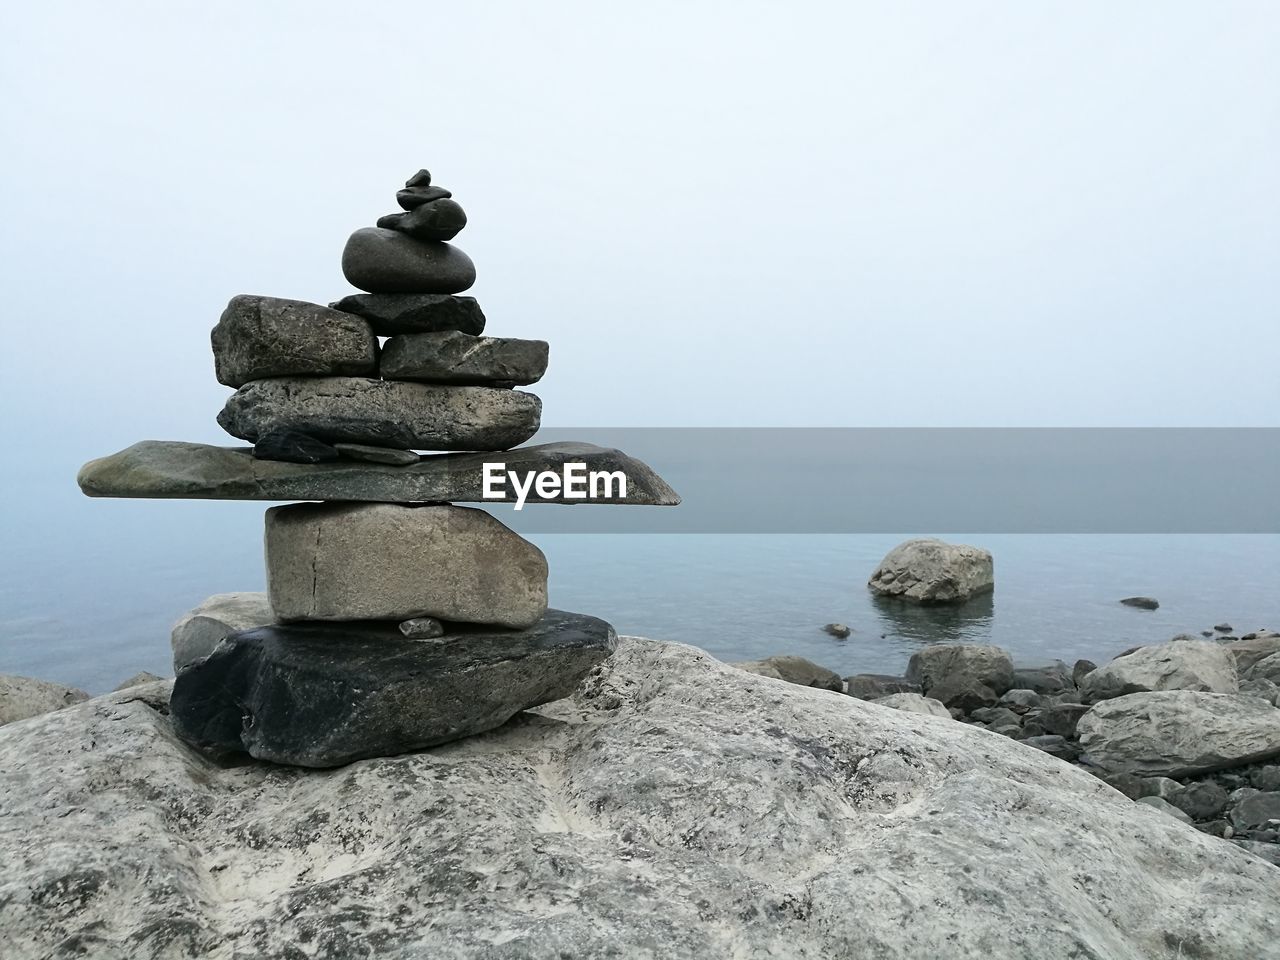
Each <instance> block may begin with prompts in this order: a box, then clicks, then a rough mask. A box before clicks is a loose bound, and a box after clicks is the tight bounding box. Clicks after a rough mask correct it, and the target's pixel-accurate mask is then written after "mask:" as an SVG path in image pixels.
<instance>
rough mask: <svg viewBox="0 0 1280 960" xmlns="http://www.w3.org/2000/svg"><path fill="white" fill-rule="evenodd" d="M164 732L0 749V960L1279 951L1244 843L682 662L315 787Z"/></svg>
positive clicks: (615, 661)
mask: <svg viewBox="0 0 1280 960" xmlns="http://www.w3.org/2000/svg"><path fill="white" fill-rule="evenodd" d="M393 629H394V628H393ZM415 646H416V647H418V648H419V649H421V648H423V647H428V648H429V647H432V646H433V645H431V644H416V645H415ZM142 689H143V690H144V691H145V690H148V689H150V688H142ZM164 710H165V701H164V699H163V698H160V697H155V698H152V699H150V700H148V699H146V695H145V694H138V693H132V694H122V695H118V696H115V697H104V698H100V699H98V700H95V701H93V702H91V703H88V704H84V705H81V706H77V707H73V708H71V709H70V710H66V711H62V712H59V713H56V714H51V715H49V716H46V717H41V718H38V719H34V720H31V721H29V722H27V723H23V724H19V725H14V726H10V727H7V728H4V729H3V730H0V768H3V769H4V771H5V775H4V777H3V778H0V815H2V816H3V817H4V822H5V825H6V829H5V830H4V831H0V862H3V863H4V865H5V869H4V876H3V878H0V897H3V898H4V904H5V906H4V939H5V952H6V956H8V957H12V958H13V960H27V958H29V957H46V956H50V955H56V954H57V953H58V952H59V951H60V950H62V949H63V946H62V945H66V944H72V943H74V944H77V945H78V946H77V949H79V950H81V952H82V953H84V954H87V955H91V956H93V957H94V958H95V960H150V958H159V957H197V956H220V955H225V956H227V957H230V956H243V957H254V958H260V960H286V958H295V957H297V956H299V954H298V950H299V945H300V944H305V945H307V946H306V950H307V953H308V955H309V956H311V957H314V958H317V960H338V958H344V960H345V958H370V957H375V956H376V957H403V958H406V960H408V958H410V957H439V958H445V957H448V958H453V960H462V958H469V960H482V958H487V960H496V958H505V960H523V958H543V957H558V956H570V957H575V958H588V957H590V958H595V957H607V956H616V957H619V958H623V957H626V958H630V957H646V958H651V960H659V958H660V960H693V958H706V957H728V956H734V957H738V958H740V960H764V958H767V957H797V958H798V957H810V958H819V957H864V956H865V957H871V956H874V957H877V958H880V960H920V958H925V957H930V958H932V957H938V958H943V957H945V958H970V957H982V958H984V960H1048V958H1059V957H1070V956H1073V955H1075V956H1077V957H1080V958H1086V957H1093V958H1107V960H1112V958H1117V960H1118V958H1129V957H1133V958H1137V957H1141V958H1143V960H1188V958H1189V957H1191V956H1193V955H1194V956H1199V957H1201V958H1213V960H1259V958H1261V957H1265V956H1268V955H1270V954H1271V953H1273V952H1274V946H1275V944H1276V943H1277V942H1280V915H1278V914H1277V911H1276V910H1275V909H1274V904H1275V903H1277V902H1280V870H1276V869H1275V867H1273V866H1272V865H1271V864H1269V863H1265V862H1263V861H1262V860H1260V859H1257V858H1255V857H1253V856H1251V855H1250V854H1248V853H1246V852H1245V851H1244V850H1241V849H1237V848H1236V847H1235V846H1233V845H1231V844H1228V843H1224V842H1223V841H1222V840H1219V839H1216V838H1213V837H1209V836H1205V835H1202V834H1199V833H1196V832H1195V831H1192V830H1188V829H1187V828H1186V827H1185V826H1184V825H1182V824H1180V823H1177V822H1175V821H1174V820H1173V819H1172V818H1169V817H1157V816H1154V815H1152V813H1151V812H1150V811H1145V810H1142V809H1139V808H1138V807H1136V806H1134V805H1133V804H1132V803H1130V802H1129V801H1128V800H1126V799H1125V798H1124V797H1122V796H1120V795H1119V794H1117V793H1116V792H1115V791H1113V790H1112V789H1110V788H1109V787H1107V786H1106V785H1105V784H1103V783H1102V782H1100V781H1098V780H1096V779H1095V778H1094V777H1092V776H1090V775H1088V774H1087V773H1085V772H1083V771H1080V770H1077V769H1074V768H1072V767H1071V766H1069V765H1067V764H1064V763H1062V762H1060V761H1058V760H1056V759H1054V758H1052V757H1048V756H1045V755H1043V754H1041V753H1038V752H1036V751H1034V750H1028V749H1026V748H1024V747H1023V746H1021V745H1019V744H1017V743H1015V742H1013V741H1011V740H1005V739H1002V738H999V737H993V736H990V735H989V734H987V733H985V732H983V731H980V730H975V729H972V728H970V727H967V726H965V725H964V724H959V723H954V724H953V723H942V722H933V721H930V720H927V719H926V720H922V719H921V718H920V717H918V716H912V715H910V714H903V713H900V712H897V711H893V710H882V709H880V708H878V707H876V706H875V705H874V704H862V703H859V702H858V701H856V700H852V699H849V698H844V697H833V696H831V695H829V694H828V693H826V692H823V691H816V690H806V689H804V688H801V687H797V686H785V685H782V684H771V685H769V687H768V696H761V683H760V681H759V678H756V677H752V676H750V675H748V674H745V673H742V672H741V671H738V670H735V669H732V668H730V667H728V666H726V665H723V664H720V663H718V662H716V661H715V660H712V659H711V658H710V657H708V656H706V655H705V654H702V653H700V652H698V651H695V650H692V649H691V648H688V647H682V646H679V645H675V644H659V643H652V642H648V641H639V640H625V639H624V640H623V641H622V643H621V644H620V646H619V649H618V651H617V653H615V654H614V656H613V657H612V658H610V659H609V660H607V661H605V662H604V663H603V664H602V665H601V666H600V667H599V668H598V670H597V671H596V672H594V673H593V674H591V675H590V676H589V677H588V678H587V679H586V680H585V681H584V682H583V683H582V684H581V686H580V687H579V688H578V690H577V691H576V693H575V694H574V696H573V699H572V700H568V701H562V702H558V703H555V704H551V705H548V706H545V707H541V708H538V709H537V711H536V712H535V713H533V714H524V715H522V716H521V717H520V718H518V719H517V720H516V721H514V722H511V723H508V724H507V725H505V726H503V727H501V728H499V729H496V730H494V731H492V732H490V733H487V734H482V735H480V736H476V737H471V738H469V739H466V740H462V741H458V742H456V743H451V744H448V745H446V746H443V747H438V748H435V749H432V750H429V751H425V752H421V753H414V754H408V755H404V756H400V757H396V758H392V759H375V760H367V761H362V762H359V763H355V764H352V765H350V766H347V767H343V768H341V769H338V770H332V771H324V772H317V771H311V770H303V769H298V768H289V767H278V766H271V765H269V764H264V763H258V762H248V763H243V764H239V765H219V764H216V763H213V762H210V761H209V760H207V759H205V758H204V757H203V756H201V755H200V754H198V753H195V752H193V751H191V750H190V749H188V748H187V747H186V746H185V745H183V744H182V743H181V742H180V741H178V740H177V738H176V737H175V736H174V733H173V729H172V724H171V720H170V718H169V717H167V716H165V714H164ZM90 784H92V785H93V788H92V789H87V785H90ZM1084 878H1087V879H1084Z"/></svg>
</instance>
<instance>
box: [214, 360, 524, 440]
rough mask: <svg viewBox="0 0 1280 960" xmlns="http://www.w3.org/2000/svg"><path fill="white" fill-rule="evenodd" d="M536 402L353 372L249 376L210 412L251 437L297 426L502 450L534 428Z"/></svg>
mask: <svg viewBox="0 0 1280 960" xmlns="http://www.w3.org/2000/svg"><path fill="white" fill-rule="evenodd" d="M541 414H542V401H541V400H539V399H538V398H537V397H536V396H534V395H533V394H531V393H523V392H521V391H519V390H495V389H490V388H488V387H471V386H465V387H455V386H441V385H435V384H426V383H406V382H403V381H391V380H369V379H363V378H358V377H286V378H280V379H274V380H254V381H253V382H252V383H247V384H245V385H244V386H243V387H241V388H240V389H239V390H237V391H236V392H235V393H233V394H232V395H231V396H230V397H228V398H227V403H226V406H224V407H223V408H222V412H221V413H220V414H218V423H219V424H220V425H221V426H222V428H223V429H224V430H226V431H227V433H229V434H231V435H232V436H233V437H240V438H241V439H242V440H255V441H256V440H257V439H258V438H259V437H260V436H262V435H263V434H264V433H269V432H270V431H272V430H280V429H290V430H299V431H301V432H303V433H307V434H310V435H311V436H313V437H317V438H319V439H321V440H325V441H327V442H329V443H367V444H371V445H372V446H379V447H401V448H404V449H414V450H505V449H507V448H508V447H514V446H516V444H519V443H523V442H524V441H525V440H528V439H529V438H530V437H532V436H533V435H534V434H535V433H537V431H538V424H539V421H540V419H541Z"/></svg>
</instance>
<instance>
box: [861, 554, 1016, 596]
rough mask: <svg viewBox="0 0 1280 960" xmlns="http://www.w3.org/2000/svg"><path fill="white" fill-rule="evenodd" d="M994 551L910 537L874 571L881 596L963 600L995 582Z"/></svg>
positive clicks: (873, 582) (870, 583)
mask: <svg viewBox="0 0 1280 960" xmlns="http://www.w3.org/2000/svg"><path fill="white" fill-rule="evenodd" d="M992 569H993V568H992V560H991V554H990V553H988V552H987V551H986V550H982V549H980V548H978V547H969V546H964V545H962V544H954V543H944V542H943V541H941V540H908V541H906V542H905V543H901V544H899V545H898V546H896V547H894V548H893V549H892V550H890V551H889V553H888V554H887V555H886V556H885V558H884V559H883V560H881V561H880V566H879V567H877V568H876V571H875V573H873V574H872V575H871V579H870V580H869V581H868V583H867V586H869V587H870V588H871V589H872V590H873V591H874V592H875V593H877V594H880V595H881V596H888V597H901V598H902V599H904V600H915V601H918V602H920V603H961V602H963V601H965V600H968V599H969V598H970V597H973V596H976V595H977V594H980V593H987V592H989V591H990V590H991V589H992V588H993V586H994V584H995V580H994V575H993V572H992Z"/></svg>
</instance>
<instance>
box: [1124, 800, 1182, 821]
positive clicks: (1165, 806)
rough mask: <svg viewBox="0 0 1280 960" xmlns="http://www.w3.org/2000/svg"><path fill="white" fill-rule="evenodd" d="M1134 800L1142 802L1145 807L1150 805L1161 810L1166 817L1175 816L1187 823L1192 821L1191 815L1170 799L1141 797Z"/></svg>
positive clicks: (1174, 817) (1176, 818) (1153, 808)
mask: <svg viewBox="0 0 1280 960" xmlns="http://www.w3.org/2000/svg"><path fill="white" fill-rule="evenodd" d="M1134 802H1135V803H1140V804H1142V805H1143V806H1144V807H1150V808H1151V809H1152V810H1159V811H1160V812H1161V813H1163V814H1164V815H1165V816H1166V817H1173V819H1175V820H1181V821H1182V822H1183V823H1186V824H1189V823H1191V818H1190V817H1189V816H1187V815H1186V814H1185V813H1183V812H1182V811H1181V810H1179V809H1178V808H1177V807H1175V806H1174V805H1173V804H1172V803H1170V802H1169V801H1168V800H1164V799H1162V798H1160V797H1139V798H1138V799H1137V800H1135V801H1134Z"/></svg>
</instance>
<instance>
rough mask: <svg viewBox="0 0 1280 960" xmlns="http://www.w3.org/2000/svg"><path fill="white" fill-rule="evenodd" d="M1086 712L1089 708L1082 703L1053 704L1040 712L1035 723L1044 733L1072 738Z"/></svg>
mask: <svg viewBox="0 0 1280 960" xmlns="http://www.w3.org/2000/svg"><path fill="white" fill-rule="evenodd" d="M1088 712H1089V707H1088V706H1086V705H1085V704H1083V703H1053V704H1049V705H1048V706H1046V707H1045V708H1044V709H1043V710H1041V711H1040V714H1039V716H1038V717H1036V721H1037V722H1038V723H1039V724H1040V726H1041V727H1043V728H1044V731H1045V733H1055V734H1057V735H1058V736H1060V737H1068V738H1073V737H1075V735H1076V726H1077V725H1078V724H1079V723H1080V718H1081V717H1083V716H1084V715H1085V714H1086V713H1088Z"/></svg>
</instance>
